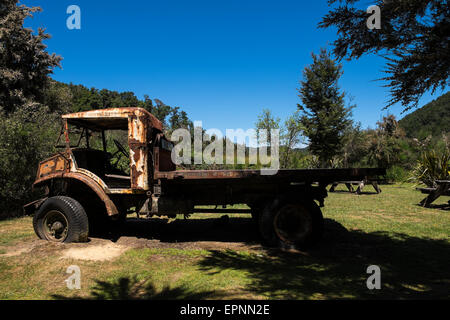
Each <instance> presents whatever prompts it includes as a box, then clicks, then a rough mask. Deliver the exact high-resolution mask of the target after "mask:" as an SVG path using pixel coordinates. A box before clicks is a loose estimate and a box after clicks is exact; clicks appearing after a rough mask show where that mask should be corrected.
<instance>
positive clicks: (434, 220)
mask: <svg viewBox="0 0 450 320" xmlns="http://www.w3.org/2000/svg"><path fill="white" fill-rule="evenodd" d="M366 188H367V190H365V191H367V192H371V191H372V190H370V188H369V187H366ZM344 189H345V187H344V188H338V192H336V193H331V194H329V197H328V198H327V199H326V201H325V205H326V207H325V208H323V214H324V218H325V236H324V239H323V241H322V242H321V243H320V244H319V245H318V246H316V247H315V248H314V249H312V250H310V251H308V252H307V253H299V252H283V251H280V250H273V249H267V248H262V247H260V246H258V245H257V242H256V241H257V238H256V237H253V236H252V232H254V230H252V228H251V226H252V224H251V221H250V219H249V217H248V215H243V216H242V215H240V216H239V217H240V218H237V216H236V218H232V219H230V223H229V225H224V226H221V227H218V229H212V230H209V229H207V228H206V227H205V226H209V224H208V223H210V222H209V221H210V220H211V217H217V215H209V214H206V215H193V216H192V217H191V219H190V220H187V221H184V220H180V221H178V222H177V221H175V222H173V226H174V227H177V228H179V229H175V230H176V232H175V234H173V235H172V234H171V235H167V234H166V233H165V232H166V231H164V230H166V229H162V231H161V233H162V235H163V236H162V237H160V239H161V244H163V245H161V246H160V247H148V248H147V247H142V248H141V247H138V248H133V249H130V250H128V251H126V252H125V253H123V254H122V255H121V256H120V257H118V258H116V259H114V260H110V261H103V262H94V261H83V260H74V259H71V260H63V259H61V258H60V257H61V250H60V249H58V248H56V247H54V246H51V245H50V244H49V245H47V244H45V245H44V247H43V248H41V247H40V248H41V249H40V250H33V251H31V252H28V253H22V254H21V255H18V256H5V255H4V254H5V253H6V252H10V250H15V248H17V247H18V246H20V245H22V244H27V243H29V242H31V241H34V239H35V236H33V231H32V227H31V219H30V218H20V219H15V220H9V221H2V222H0V299H71V298H79V299H135V298H149V299H355V298H356V299H429V298H438V299H448V298H450V291H449V288H450V271H449V270H450V268H449V267H450V265H449V262H450V250H449V249H450V241H449V240H450V239H449V235H450V211H449V210H447V209H442V208H439V206H440V205H444V204H446V203H447V201H448V200H449V198H448V197H441V198H440V199H438V201H437V202H436V205H437V207H436V208H433V209H426V208H422V207H419V206H418V205H417V203H418V202H419V201H420V200H421V199H422V198H423V197H424V195H422V194H421V193H419V192H417V191H415V190H414V189H413V187H412V186H411V185H389V186H382V189H383V192H382V193H381V194H379V195H375V194H362V195H359V196H358V195H355V194H350V193H348V192H344ZM240 208H242V206H241V207H240ZM200 219H201V220H200ZM177 223H178V224H177ZM240 224H242V225H243V226H244V227H249V228H248V235H245V237H244V235H242V233H243V232H242V231H241V229H235V228H237V227H236V226H239V225H240ZM166 228H171V224H168V226H166ZM191 228H192V230H191ZM220 228H223V229H226V230H225V231H227V230H228V232H229V233H228V235H227V233H226V232H225V233H224V235H223V238H221V237H222V235H221V229H220ZM167 230H169V229H167ZM235 230H239V232H237V231H235ZM242 230H247V229H245V228H244V229H242ZM191 235H195V236H196V237H194V236H192V237H193V238H192V239H190V238H189V237H191ZM157 236H159V234H157ZM157 236H155V237H156V238H157V239H158V237H157ZM242 239H244V240H242ZM198 240H199V241H203V242H208V241H214V242H211V243H214V244H216V243H217V248H213V249H211V248H208V249H205V248H202V247H195V246H192V245H193V244H195V243H196V241H198ZM240 241H246V246H241V247H239V248H238V247H237V246H236V243H237V244H239V243H241V242H240ZM180 243H182V244H189V245H190V246H186V247H185V248H180V247H179V245H180ZM55 248H56V249H55ZM2 255H4V256H2ZM72 264H76V265H78V266H80V268H81V271H82V289H81V290H68V289H67V288H66V286H65V283H64V280H65V279H66V278H67V277H68V275H67V274H66V273H65V271H66V268H67V267H68V266H69V265H72ZM373 264H375V265H378V266H380V268H381V272H382V274H381V284H382V289H381V290H374V291H371V290H368V289H367V287H366V279H367V277H368V276H369V275H368V274H367V273H366V269H367V267H368V266H369V265H373Z"/></svg>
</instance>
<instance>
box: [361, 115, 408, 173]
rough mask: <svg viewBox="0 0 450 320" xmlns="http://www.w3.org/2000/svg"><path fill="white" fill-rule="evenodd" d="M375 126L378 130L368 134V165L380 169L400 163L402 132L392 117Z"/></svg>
mask: <svg viewBox="0 0 450 320" xmlns="http://www.w3.org/2000/svg"><path fill="white" fill-rule="evenodd" d="M377 125H378V128H377V129H376V130H373V131H371V132H370V134H369V139H370V145H369V149H368V156H369V163H371V164H374V165H376V166H378V167H380V168H389V167H391V166H392V165H393V164H396V163H398V162H399V161H400V154H401V151H402V147H401V144H400V143H401V139H402V137H403V136H404V132H403V130H402V129H401V128H399V126H398V122H397V120H396V119H395V116H393V115H389V116H387V117H383V121H382V122H377Z"/></svg>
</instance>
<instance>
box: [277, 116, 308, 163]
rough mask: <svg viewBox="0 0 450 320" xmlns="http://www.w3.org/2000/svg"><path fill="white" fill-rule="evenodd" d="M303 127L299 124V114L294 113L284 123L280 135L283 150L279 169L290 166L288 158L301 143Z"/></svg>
mask: <svg viewBox="0 0 450 320" xmlns="http://www.w3.org/2000/svg"><path fill="white" fill-rule="evenodd" d="M302 131H303V127H302V125H301V123H300V119H299V112H298V111H297V112H294V114H293V115H291V116H289V118H287V119H286V121H285V122H284V126H283V128H282V133H281V144H282V146H283V149H282V151H281V167H282V168H287V167H289V164H290V157H291V154H292V150H293V149H294V148H295V146H296V145H298V144H299V143H300V141H301V138H302V137H301V133H302Z"/></svg>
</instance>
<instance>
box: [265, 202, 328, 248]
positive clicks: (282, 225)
mask: <svg viewBox="0 0 450 320" xmlns="http://www.w3.org/2000/svg"><path fill="white" fill-rule="evenodd" d="M259 232H260V235H261V237H262V239H263V242H264V244H265V245H267V246H270V247H279V248H285V249H307V248H310V247H311V246H312V245H314V244H315V243H317V242H318V241H319V240H320V239H321V238H322V234H323V216H322V211H321V210H320V208H319V206H318V205H317V204H316V203H315V202H314V201H313V200H311V201H298V200H292V199H290V198H287V197H279V198H276V199H275V200H273V201H272V202H270V203H268V204H267V205H266V207H265V208H264V209H263V210H262V212H261V215H260V217H259Z"/></svg>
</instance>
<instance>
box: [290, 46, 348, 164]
mask: <svg viewBox="0 0 450 320" xmlns="http://www.w3.org/2000/svg"><path fill="white" fill-rule="evenodd" d="M312 58H313V63H312V64H311V65H309V66H307V67H306V68H305V69H304V71H303V78H304V80H303V81H301V87H300V89H299V93H300V95H299V97H300V98H301V100H302V103H303V105H301V104H298V109H299V110H300V111H301V112H302V116H301V118H300V123H301V125H302V126H303V128H304V133H305V135H306V137H308V139H309V149H310V150H311V152H312V154H314V155H316V156H318V157H319V161H320V163H321V165H322V167H325V166H327V165H328V162H329V161H330V160H331V159H332V158H333V157H334V156H336V155H337V154H339V152H340V150H341V148H342V143H343V139H344V131H345V130H346V129H347V128H348V127H349V126H350V124H351V120H350V119H349V117H350V115H351V109H352V107H346V106H345V101H344V98H345V94H344V93H341V92H340V89H339V86H338V80H339V78H340V77H341V76H342V73H343V72H342V65H340V64H337V63H336V62H335V61H334V60H333V59H332V58H331V56H330V55H329V54H328V53H327V52H326V50H325V49H321V51H320V54H319V55H315V54H314V53H313V54H312Z"/></svg>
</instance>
